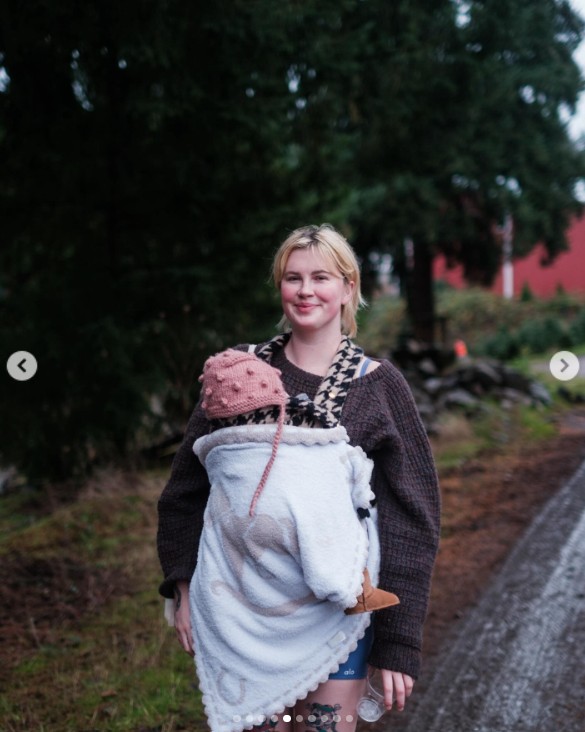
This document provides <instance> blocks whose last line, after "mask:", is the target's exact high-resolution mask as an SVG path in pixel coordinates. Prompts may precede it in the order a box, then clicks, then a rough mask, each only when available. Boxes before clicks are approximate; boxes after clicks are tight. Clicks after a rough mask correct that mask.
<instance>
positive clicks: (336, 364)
mask: <svg viewBox="0 0 585 732" xmlns="http://www.w3.org/2000/svg"><path fill="white" fill-rule="evenodd" d="M290 337H291V334H290V332H289V333H280V334H279V335H277V336H275V337H274V338H272V339H271V340H269V341H268V342H267V343H264V344H262V345H260V346H256V347H255V348H254V353H255V354H256V356H258V357H259V358H261V359H263V360H264V361H266V362H267V363H270V362H271V361H272V358H273V357H274V355H275V354H276V353H278V351H280V350H281V349H282V348H284V347H285V345H286V344H287V343H288V341H289V340H290ZM363 355H364V352H363V349H361V348H360V347H359V346H356V345H355V343H353V341H351V340H350V338H349V337H348V336H343V338H342V339H341V343H340V344H339V349H338V351H337V353H336V354H335V357H334V358H333V361H332V362H331V366H330V367H329V370H328V371H327V373H326V374H325V376H324V378H323V381H322V382H321V384H320V385H319V388H318V389H317V394H316V395H315V398H314V399H313V400H311V399H309V397H308V396H307V395H306V394H297V395H296V396H292V397H290V398H289V400H288V402H287V405H286V418H285V424H289V425H293V426H295V427H335V426H336V425H338V424H339V422H340V420H341V412H342V410H343V404H344V402H345V397H346V396H347V390H348V388H349V385H350V384H351V382H352V381H353V379H354V377H355V373H356V370H357V368H358V366H359V363H360V361H361V360H362V357H363ZM278 414H279V408H278V407H264V408H262V409H256V410H255V411H253V412H247V413H246V414H239V415H237V416H236V417H232V418H230V419H214V420H211V427H212V430H215V429H219V428H221V427H230V426H241V425H245V424H271V423H274V422H277V420H278Z"/></svg>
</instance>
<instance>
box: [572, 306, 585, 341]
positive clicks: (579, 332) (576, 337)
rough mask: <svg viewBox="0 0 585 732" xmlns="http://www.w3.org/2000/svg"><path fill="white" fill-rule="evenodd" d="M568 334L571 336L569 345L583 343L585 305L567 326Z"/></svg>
mask: <svg viewBox="0 0 585 732" xmlns="http://www.w3.org/2000/svg"><path fill="white" fill-rule="evenodd" d="M569 336H570V338H571V345H573V346H583V345H585V307H584V308H582V309H581V310H580V311H579V313H578V314H577V316H576V317H575V319H574V320H573V322H572V323H571V326H570V328H569Z"/></svg>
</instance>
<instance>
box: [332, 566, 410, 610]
mask: <svg viewBox="0 0 585 732" xmlns="http://www.w3.org/2000/svg"><path fill="white" fill-rule="evenodd" d="M399 603H400V600H399V599H398V597H397V596H396V595H395V594H394V593H393V592H386V590H380V589H378V588H377V587H373V586H372V581H371V580H370V573H369V572H368V570H367V569H364V582H363V584H362V592H361V594H360V595H358V598H357V605H356V606H355V607H348V608H346V609H345V614H346V615H356V614H357V613H369V612H372V611H373V610H381V609H382V608H385V607H392V605H398V604H399Z"/></svg>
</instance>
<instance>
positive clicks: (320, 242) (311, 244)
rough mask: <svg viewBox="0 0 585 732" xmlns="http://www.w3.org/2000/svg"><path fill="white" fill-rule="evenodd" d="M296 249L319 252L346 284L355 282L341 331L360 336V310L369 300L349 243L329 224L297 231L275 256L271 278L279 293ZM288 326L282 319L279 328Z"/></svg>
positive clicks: (343, 313) (343, 316) (344, 310)
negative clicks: (358, 326) (366, 299)
mask: <svg viewBox="0 0 585 732" xmlns="http://www.w3.org/2000/svg"><path fill="white" fill-rule="evenodd" d="M297 249H314V250H316V251H317V252H319V254H321V255H322V256H323V257H325V258H326V259H328V260H329V262H330V263H331V264H332V265H333V266H334V267H335V269H337V271H338V272H339V273H340V274H341V276H342V277H343V279H344V280H345V281H346V282H353V283H354V288H353V290H352V294H351V300H350V301H349V302H348V303H347V305H343V306H342V308H341V332H342V333H345V334H346V335H348V336H349V337H350V338H353V337H354V336H355V335H356V334H357V321H356V315H357V311H358V310H359V308H360V307H362V306H364V305H365V304H366V301H365V299H364V298H363V296H362V292H361V277H360V266H359V263H358V260H357V257H356V255H355V252H354V251H353V249H352V248H351V246H350V244H349V242H348V241H347V239H345V237H343V236H342V235H341V234H340V233H339V232H338V231H336V230H335V229H334V228H333V227H332V226H330V225H329V224H321V226H302V227H301V228H300V229H295V231H293V232H292V233H291V234H289V236H288V237H287V238H286V239H285V240H284V241H283V242H282V244H281V245H280V247H279V248H278V250H277V251H276V254H275V255H274V260H273V263H272V279H273V281H274V284H275V286H276V289H277V290H280V284H281V282H282V278H283V277H284V271H285V269H286V265H287V262H288V259H289V257H290V255H291V254H292V253H293V252H294V251H295V250H297ZM289 325H290V324H289V323H288V321H287V319H286V318H285V317H284V316H283V318H282V319H281V321H280V323H279V326H280V327H281V328H284V327H287V326H289Z"/></svg>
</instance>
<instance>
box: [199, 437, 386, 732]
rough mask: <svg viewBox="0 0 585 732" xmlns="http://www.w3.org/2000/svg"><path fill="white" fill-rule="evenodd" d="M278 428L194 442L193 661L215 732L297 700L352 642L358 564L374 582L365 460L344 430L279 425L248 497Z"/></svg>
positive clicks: (357, 620)
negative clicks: (198, 468) (204, 486)
mask: <svg viewBox="0 0 585 732" xmlns="http://www.w3.org/2000/svg"><path fill="white" fill-rule="evenodd" d="M275 431H276V425H274V424H272V425H264V424H262V425H245V426H237V427H226V428H223V429H220V430H217V431H216V432H213V433H211V434H210V435H206V436H204V437H201V438H199V439H198V440H197V441H196V442H195V445H194V447H193V449H194V451H195V453H196V455H197V456H198V457H199V459H200V460H201V462H202V463H203V464H204V466H205V468H206V470H207V473H208V475H209V478H210V482H211V492H210V496H209V501H208V503H207V507H206V510H205V515H204V528H203V533H202V536H201V541H200V545H199V554H198V560H197V568H196V570H195V574H194V576H193V579H192V582H191V588H190V605H191V619H192V627H193V640H194V644H195V663H196V667H197V675H198V677H199V682H200V687H201V691H202V694H203V703H204V706H205V711H206V714H207V717H208V721H209V725H210V727H211V729H212V731H213V732H239V731H240V730H242V729H249V728H251V727H252V726H253V725H254V724H258V723H259V722H260V721H262V720H263V718H264V717H270V716H271V715H272V714H275V713H280V712H282V711H283V710H284V708H285V707H288V706H293V705H294V703H295V702H296V701H297V700H298V699H303V698H305V697H306V695H307V693H308V692H309V691H312V690H314V689H315V688H316V687H317V686H318V685H319V684H320V683H321V682H323V681H326V680H327V678H328V676H329V675H330V674H331V673H333V672H335V671H337V669H338V668H339V666H340V664H341V663H343V662H344V661H346V660H347V657H348V655H349V654H350V652H351V651H353V650H354V649H355V647H356V646H357V641H358V640H359V639H360V638H361V637H362V636H363V634H364V632H365V629H366V628H367V626H368V625H369V624H370V613H364V614H358V615H345V613H344V612H343V610H344V608H347V607H353V606H354V605H355V604H356V596H357V595H358V594H359V593H360V592H361V587H362V580H363V570H364V568H365V567H366V566H367V567H368V570H369V572H370V576H371V579H372V583H373V584H376V583H377V581H378V574H379V564H380V550H379V544H378V537H377V530H376V524H375V521H376V517H375V512H373V510H372V509H370V517H369V518H365V519H360V518H359V517H358V515H357V512H356V509H357V508H358V507H361V508H368V507H369V505H370V500H371V499H372V498H373V497H374V496H373V493H372V492H371V489H370V477H371V472H372V462H371V461H370V460H369V459H368V458H367V456H366V455H365V453H364V452H363V451H362V450H361V449H360V448H355V447H351V446H350V445H349V439H348V436H347V433H346V431H345V428H344V427H335V428H332V429H314V428H313V429H311V428H304V427H293V426H285V427H284V429H283V434H282V439H281V442H280V445H279V447H278V452H277V456H276V460H275V462H274V465H273V467H272V470H271V472H270V475H269V477H268V481H267V483H266V485H265V487H264V490H263V492H262V494H261V496H260V499H259V501H258V503H257V505H256V510H255V515H254V516H253V517H250V516H249V509H250V502H251V500H252V496H253V495H254V492H255V490H256V488H257V486H258V483H259V481H260V477H261V475H262V472H263V470H264V467H265V466H266V464H267V462H268V460H269V458H270V453H271V449H272V442H273V439H274V435H275Z"/></svg>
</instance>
